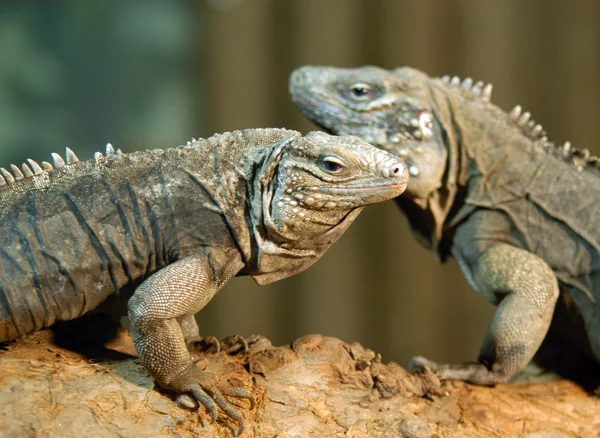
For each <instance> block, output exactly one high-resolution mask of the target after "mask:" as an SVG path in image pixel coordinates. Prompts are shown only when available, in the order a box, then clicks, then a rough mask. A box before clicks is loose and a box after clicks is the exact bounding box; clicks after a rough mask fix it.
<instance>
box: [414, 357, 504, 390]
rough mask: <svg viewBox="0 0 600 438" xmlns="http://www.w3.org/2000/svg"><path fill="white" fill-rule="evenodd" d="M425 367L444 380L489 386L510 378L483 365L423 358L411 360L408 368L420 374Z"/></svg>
mask: <svg viewBox="0 0 600 438" xmlns="http://www.w3.org/2000/svg"><path fill="white" fill-rule="evenodd" d="M424 367H428V368H429V369H431V370H432V371H433V372H434V373H436V374H437V375H438V376H439V377H440V379H442V380H462V381H464V382H469V383H474V384H476V385H487V386H492V385H495V384H497V383H502V382H506V381H507V380H508V377H506V376H504V375H502V374H501V373H499V372H497V371H494V369H493V367H492V369H491V370H490V369H489V368H488V367H486V366H485V365H483V364H481V363H465V364H439V363H437V362H434V361H432V360H429V359H426V358H424V357H422V356H416V357H413V358H412V359H411V361H410V362H409V364H408V367H407V368H408V371H410V372H411V373H419V372H422V371H423V368H424Z"/></svg>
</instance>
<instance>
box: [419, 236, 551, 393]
mask: <svg viewBox="0 0 600 438" xmlns="http://www.w3.org/2000/svg"><path fill="white" fill-rule="evenodd" d="M461 265H462V267H463V270H466V269H469V266H471V272H465V274H466V275H467V277H469V276H472V279H473V281H474V283H475V285H476V286H477V288H478V290H479V292H480V293H481V294H482V295H483V296H485V297H487V298H492V299H494V298H495V300H496V302H497V304H498V308H497V309H496V312H495V314H494V317H493V319H492V323H491V324H490V327H489V329H488V331H487V333H486V335H485V338H484V341H483V346H482V348H481V351H480V353H479V359H478V360H479V363H470V364H462V365H449V364H437V363H435V362H432V361H430V360H427V359H425V358H423V357H415V358H413V360H411V363H410V364H409V368H410V369H411V370H418V369H421V368H422V367H423V366H428V367H430V368H431V369H433V370H434V371H435V372H437V373H438V374H439V375H440V376H441V377H442V378H443V379H458V380H465V381H468V382H471V383H475V384H479V385H493V384H496V383H500V382H505V381H507V380H508V379H509V378H510V377H511V376H512V375H513V374H515V373H516V372H517V371H519V370H520V369H521V368H523V367H524V366H525V365H526V364H527V363H528V362H529V361H530V360H531V359H532V358H533V356H534V354H535V352H536V351H537V349H538V348H539V346H540V344H541V343H542V341H543V339H544V337H545V336H546V333H547V332H548V328H549V326H550V322H551V320H552V315H553V309H554V306H555V304H556V300H557V298H558V293H559V290H558V281H557V279H556V276H555V275H554V273H553V272H552V270H551V269H550V267H549V266H548V265H547V264H546V263H545V262H544V261H543V260H542V259H540V258H539V257H537V256H536V255H534V254H532V253H530V252H528V251H525V250H523V249H520V248H516V247H514V246H511V245H507V244H497V245H494V246H492V247H491V248H489V249H487V250H485V251H484V252H483V253H482V254H481V256H480V258H479V259H478V260H477V261H476V262H475V263H473V264H469V262H468V261H467V262H466V263H462V264H461Z"/></svg>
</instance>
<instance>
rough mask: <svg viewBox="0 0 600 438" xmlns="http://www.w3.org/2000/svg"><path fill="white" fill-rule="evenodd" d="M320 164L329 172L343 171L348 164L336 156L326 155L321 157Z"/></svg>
mask: <svg viewBox="0 0 600 438" xmlns="http://www.w3.org/2000/svg"><path fill="white" fill-rule="evenodd" d="M319 166H320V167H321V169H323V170H324V171H325V172H327V173H336V174H337V173H341V172H342V171H344V170H345V169H346V166H345V165H344V163H343V162H342V160H340V159H339V158H336V157H331V156H326V157H323V158H321V160H320V161H319Z"/></svg>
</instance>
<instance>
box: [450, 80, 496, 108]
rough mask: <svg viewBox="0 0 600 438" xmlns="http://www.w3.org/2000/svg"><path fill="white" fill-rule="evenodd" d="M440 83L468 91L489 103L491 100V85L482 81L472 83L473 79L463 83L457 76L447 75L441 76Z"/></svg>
mask: <svg viewBox="0 0 600 438" xmlns="http://www.w3.org/2000/svg"><path fill="white" fill-rule="evenodd" d="M440 80H441V81H442V82H444V83H445V84H448V85H449V86H450V87H455V88H461V89H463V90H465V91H469V92H470V93H471V94H472V95H473V96H474V97H476V98H478V99H481V100H483V101H484V102H489V101H490V99H491V98H492V89H493V87H494V86H493V85H492V84H487V85H486V84H485V83H484V82H483V81H477V82H475V83H473V79H471V78H465V79H464V80H463V81H461V80H460V78H459V77H458V76H453V77H452V78H451V77H450V76H449V75H445V76H442V77H441V78H440Z"/></svg>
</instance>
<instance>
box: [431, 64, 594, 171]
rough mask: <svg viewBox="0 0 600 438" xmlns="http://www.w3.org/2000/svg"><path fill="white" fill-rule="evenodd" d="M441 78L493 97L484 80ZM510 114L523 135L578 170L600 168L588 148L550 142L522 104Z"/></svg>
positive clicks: (477, 94)
mask: <svg viewBox="0 0 600 438" xmlns="http://www.w3.org/2000/svg"><path fill="white" fill-rule="evenodd" d="M440 80H441V81H442V82H444V83H445V84H447V85H448V86H450V87H454V88H459V89H462V90H465V91H468V92H470V93H471V94H472V95H473V96H474V97H476V98H479V99H481V100H483V101H484V102H489V101H490V99H491V97H492V84H487V85H484V83H483V82H482V81H478V82H476V83H475V84H473V79H471V78H465V79H464V80H462V81H461V80H460V78H459V77H458V76H453V77H450V76H449V75H446V76H443V77H441V78H440ZM508 115H509V117H510V118H511V119H512V120H513V121H514V122H515V123H516V124H517V125H518V126H519V128H521V132H522V133H523V135H525V136H526V137H527V138H529V139H530V140H532V141H540V142H541V143H542V144H543V145H544V146H546V147H553V148H554V149H555V151H556V152H557V154H558V155H559V156H561V157H562V158H564V159H566V160H570V161H571V162H572V163H573V164H574V165H575V166H576V167H577V169H578V170H582V169H583V168H584V167H585V166H586V165H589V166H593V167H595V168H597V169H600V157H596V156H591V154H590V151H589V150H588V149H581V150H579V149H575V148H573V147H571V143H570V142H568V141H567V142H565V143H564V144H563V145H555V144H554V143H552V142H549V141H548V137H547V135H546V131H545V130H544V128H543V127H542V125H540V124H539V123H536V122H535V121H534V120H533V119H531V113H530V112H529V111H525V112H523V108H521V106H520V105H517V106H515V107H514V108H513V109H512V110H511V111H510V113H509V114H508Z"/></svg>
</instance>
